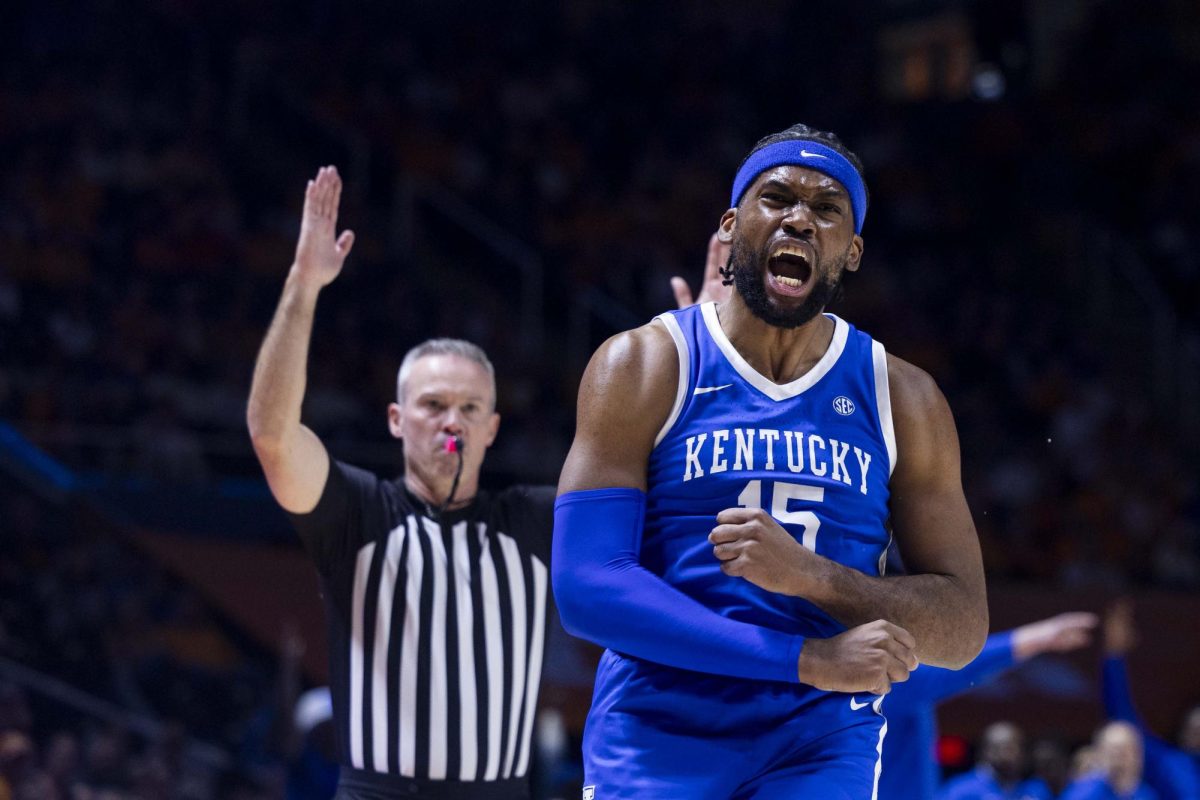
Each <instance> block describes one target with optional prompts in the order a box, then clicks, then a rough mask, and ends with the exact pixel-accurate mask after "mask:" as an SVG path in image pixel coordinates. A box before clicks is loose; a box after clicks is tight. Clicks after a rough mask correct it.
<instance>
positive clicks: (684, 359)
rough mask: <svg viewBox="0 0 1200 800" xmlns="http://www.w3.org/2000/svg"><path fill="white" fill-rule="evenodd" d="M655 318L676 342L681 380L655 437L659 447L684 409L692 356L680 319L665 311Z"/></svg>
mask: <svg viewBox="0 0 1200 800" xmlns="http://www.w3.org/2000/svg"><path fill="white" fill-rule="evenodd" d="M654 319H655V320H657V321H658V322H661V323H662V325H663V327H664V328H666V329H667V333H669V334H671V339H672V340H673V341H674V342H675V354H676V355H677V356H679V380H678V382H677V385H676V387H675V405H674V406H672V407H671V414H670V416H668V417H667V421H666V422H664V423H663V426H662V428H660V429H659V431H658V435H657V436H655V437H654V446H655V447H658V443H659V442H661V441H662V440H663V438H664V437H665V436H666V435H667V432H668V431H670V430H671V428H672V427H674V426H675V421H676V420H678V419H679V412H681V411H682V410H683V401H684V399H685V398H686V397H687V388H688V373H689V371H690V370H689V369H688V365H689V363H690V358H689V357H688V344H687V339H685V338H684V336H683V329H682V328H680V327H679V321H678V320H677V319H675V315H674V314H671V313H664V314H659V315H658V316H657V317H655V318H654Z"/></svg>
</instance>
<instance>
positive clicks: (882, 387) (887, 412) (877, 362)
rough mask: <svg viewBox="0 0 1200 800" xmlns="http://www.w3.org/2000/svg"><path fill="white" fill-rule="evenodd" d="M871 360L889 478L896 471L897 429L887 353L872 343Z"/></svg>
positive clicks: (880, 346) (878, 344)
mask: <svg viewBox="0 0 1200 800" xmlns="http://www.w3.org/2000/svg"><path fill="white" fill-rule="evenodd" d="M871 360H872V361H873V362H874V366H875V407H876V408H878V409H879V427H880V429H881V430H882V433H883V441H884V444H885V445H887V454H888V477H889V478H890V477H891V476H892V473H893V472H895V471H896V455H897V454H896V428H895V426H894V425H893V424H892V393H891V389H890V388H889V386H888V367H887V351H886V350H884V349H883V345H882V344H880V343H879V342H876V341H874V340H872V341H871Z"/></svg>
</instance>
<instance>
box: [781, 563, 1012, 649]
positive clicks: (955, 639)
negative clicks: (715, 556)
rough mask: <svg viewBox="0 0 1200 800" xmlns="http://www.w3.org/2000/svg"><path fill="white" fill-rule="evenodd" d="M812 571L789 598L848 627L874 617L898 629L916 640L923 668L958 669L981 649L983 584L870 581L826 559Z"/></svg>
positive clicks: (922, 578)
mask: <svg viewBox="0 0 1200 800" xmlns="http://www.w3.org/2000/svg"><path fill="white" fill-rule="evenodd" d="M814 567H815V568H814V569H813V570H812V571H811V572H809V573H808V574H806V575H805V576H804V578H803V580H801V581H798V582H797V585H796V587H795V590H794V591H793V592H791V593H792V594H795V595H796V596H799V597H803V598H805V599H806V600H809V601H810V602H812V603H813V604H815V605H816V606H818V607H819V608H821V609H822V610H823V611H825V612H826V613H827V614H829V615H830V616H832V617H833V618H834V619H836V620H837V621H838V622H841V623H842V624H843V625H846V626H847V627H853V626H855V625H862V624H864V623H867V622H871V621H873V620H876V619H886V620H888V621H889V622H891V623H893V624H895V625H899V626H900V627H902V628H904V629H905V630H907V631H908V632H909V633H911V634H912V635H913V636H914V637H915V638H916V640H917V657H918V658H919V659H920V660H921V663H922V664H932V665H933V666H937V667H947V668H949V669H958V668H960V667H962V666H964V665H965V664H967V663H969V662H970V661H971V660H972V659H973V658H975V656H976V655H978V654H979V652H980V650H981V649H982V648H983V644H984V641H985V640H986V639H987V630H988V610H987V600H986V597H985V595H984V593H983V590H982V586H980V587H974V586H970V585H968V584H967V583H966V582H965V581H963V580H961V579H959V578H957V577H955V576H951V575H905V576H899V577H895V578H874V577H871V576H869V575H864V574H863V573H861V572H859V571H858V570H854V569H850V568H848V567H844V566H842V565H841V564H837V563H835V562H833V561H830V560H828V559H820V560H819V561H818V562H817V563H816V564H815V565H814Z"/></svg>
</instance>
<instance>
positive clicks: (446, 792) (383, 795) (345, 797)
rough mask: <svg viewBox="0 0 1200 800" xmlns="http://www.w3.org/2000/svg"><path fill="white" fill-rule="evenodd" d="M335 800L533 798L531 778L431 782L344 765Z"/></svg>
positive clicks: (524, 799)
mask: <svg viewBox="0 0 1200 800" xmlns="http://www.w3.org/2000/svg"><path fill="white" fill-rule="evenodd" d="M334 800H529V779H528V778H509V779H508V780H502V781H468V782H462V781H429V780H422V779H419V778H406V777H404V776H403V775H386V774H383V773H379V772H364V771H363V770H357V769H351V768H350V767H347V766H344V765H343V766H342V772H341V777H340V778H339V779H338V790H337V794H336V795H334Z"/></svg>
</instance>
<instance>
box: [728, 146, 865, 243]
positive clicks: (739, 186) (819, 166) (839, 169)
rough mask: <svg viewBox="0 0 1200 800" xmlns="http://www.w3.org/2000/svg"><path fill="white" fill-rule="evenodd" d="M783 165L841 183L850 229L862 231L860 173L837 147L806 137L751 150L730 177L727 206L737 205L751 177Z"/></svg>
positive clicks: (863, 216) (863, 195) (862, 212)
mask: <svg viewBox="0 0 1200 800" xmlns="http://www.w3.org/2000/svg"><path fill="white" fill-rule="evenodd" d="M785 165H787V166H796V167H808V168H809V169H815V170H816V171H817V172H822V173H824V174H826V175H828V176H829V177H831V178H833V179H834V180H836V181H838V182H839V183H841V184H842V186H844V187H845V188H846V191H847V192H849V193H850V208H851V210H852V211H853V212H854V232H855V233H858V234H861V233H862V227H863V220H865V219H866V218H867V187H866V186H864V185H863V179H862V176H861V175H859V174H858V170H856V169H855V168H854V165H853V164H851V163H850V160H849V159H847V158H846V157H845V156H844V155H842V154H841V153H839V152H838V151H837V150H834V149H833V148H832V147H827V146H826V145H823V144H820V143H818V142H814V141H811V140H809V139H788V140H786V141H783V142H775V143H774V144H769V145H767V146H766V147H763V148H760V149H758V150H755V151H754V152H753V153H751V154H750V157H749V158H747V159H746V163H745V164H742V168H741V169H739V170H738V173H737V176H736V177H734V179H733V196H732V198H731V199H730V201H729V207H730V208H733V207H734V206H736V205H737V204H738V202H739V201H740V200H741V199H742V195H744V194H745V193H746V190H747V189H748V188H750V184H751V183H753V182H754V179H755V178H757V177H758V176H759V175H761V174H762V173H764V172H766V171H767V170H769V169H771V168H772V167H782V166H785Z"/></svg>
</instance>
